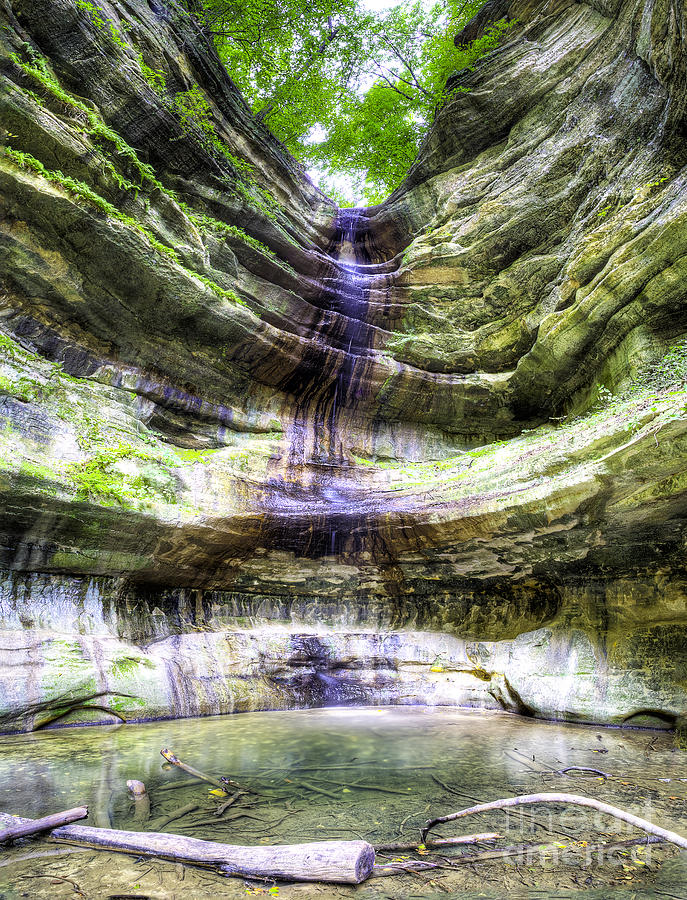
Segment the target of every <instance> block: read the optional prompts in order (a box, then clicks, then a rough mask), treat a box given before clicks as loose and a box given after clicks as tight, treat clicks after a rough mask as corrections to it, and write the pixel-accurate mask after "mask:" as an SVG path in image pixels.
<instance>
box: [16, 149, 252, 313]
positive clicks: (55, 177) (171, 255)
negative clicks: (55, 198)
mask: <svg viewBox="0 0 687 900" xmlns="http://www.w3.org/2000/svg"><path fill="white" fill-rule="evenodd" d="M2 154H3V155H4V156H6V157H7V158H8V159H10V160H12V162H14V163H15V164H16V165H18V166H20V167H21V168H24V169H28V170H30V171H33V172H35V173H36V174H37V175H40V176H41V177H43V178H45V179H47V180H48V181H50V182H52V183H53V184H58V185H60V187H62V188H64V190H66V191H67V192H68V193H70V194H72V195H74V196H75V197H77V198H78V199H79V200H82V201H85V202H86V203H89V204H91V205H92V206H95V207H96V208H97V209H99V210H101V212H103V213H105V215H107V216H110V217H111V218H113V219H116V220H117V221H119V222H121V223H122V224H123V225H126V226H127V227H129V228H134V229H135V230H136V231H138V232H140V234H142V235H144V237H145V238H146V239H147V240H148V243H149V244H150V246H151V247H152V248H153V249H154V250H156V251H157V252H158V253H161V254H163V255H164V256H166V257H167V258H168V259H171V260H172V262H174V263H176V264H177V265H178V266H179V267H180V268H182V269H183V270H184V271H185V272H186V274H187V275H189V276H191V277H192V278H195V279H196V280H198V281H200V282H202V283H203V284H204V285H205V286H206V287H207V288H209V289H210V290H211V291H213V293H215V294H218V295H219V296H220V297H223V298H224V299H226V300H229V301H231V302H232V303H235V304H238V305H240V306H245V305H246V303H245V301H244V300H242V299H241V297H239V296H238V294H236V293H235V292H234V291H228V290H225V289H224V288H222V287H220V286H219V285H218V284H216V283H215V282H214V281H212V280H211V279H210V278H207V277H206V276H205V275H202V274H200V273H199V272H195V271H194V270H193V269H189V268H188V267H187V266H185V265H183V264H182V263H181V261H180V259H179V256H178V254H177V252H176V250H175V249H174V248H173V247H169V246H168V245H167V244H163V243H162V241H160V240H158V239H157V238H156V237H155V235H154V234H153V232H152V231H151V230H150V229H149V228H146V226H145V225H142V224H141V223H140V222H137V221H136V219H134V218H132V217H131V216H128V215H126V213H123V212H121V211H120V210H118V209H117V207H116V206H113V205H112V203H110V202H109V201H108V200H106V199H105V198H104V197H101V196H100V194H98V193H96V192H95V191H94V190H93V188H91V187H89V185H87V184H85V183H84V182H83V181H78V180H77V179H75V178H72V177H71V176H69V175H65V174H63V173H62V172H60V171H59V170H55V171H53V170H50V169H46V167H45V166H44V165H43V163H42V162H40V160H38V159H36V158H35V156H31V154H30V153H23V152H21V151H19V150H14V149H12V148H11V147H4V148H2Z"/></svg>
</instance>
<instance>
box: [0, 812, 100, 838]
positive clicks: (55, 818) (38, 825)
mask: <svg viewBox="0 0 687 900" xmlns="http://www.w3.org/2000/svg"><path fill="white" fill-rule="evenodd" d="M87 816H88V807H87V806H77V807H76V808H75V809H68V810H65V812H59V813H53V815H51V816H44V817H43V818H42V819H17V824H16V825H8V827H7V828H3V830H2V831H0V844H6V843H7V842H8V841H16V840H17V838H22V837H29V836H30V835H32V834H39V833H40V832H41V831H50V830H51V829H52V828H57V827H58V826H59V825H68V824H69V823H70V822H78V821H79V819H85V818H86V817H87Z"/></svg>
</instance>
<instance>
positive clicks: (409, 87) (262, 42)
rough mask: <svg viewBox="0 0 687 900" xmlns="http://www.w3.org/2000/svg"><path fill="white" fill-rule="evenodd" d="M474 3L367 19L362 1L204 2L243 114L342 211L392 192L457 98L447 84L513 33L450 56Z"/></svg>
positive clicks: (395, 10)
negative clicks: (303, 166)
mask: <svg viewBox="0 0 687 900" xmlns="http://www.w3.org/2000/svg"><path fill="white" fill-rule="evenodd" d="M484 2H485V0H437V2H435V3H434V4H433V5H432V6H427V5H426V4H424V3H422V2H420V0H417V2H415V3H412V4H403V3H399V4H398V5H396V6H393V7H391V8H390V9H388V10H386V11H385V12H383V13H380V14H377V15H373V14H371V13H370V12H369V11H367V10H366V9H365V8H364V6H363V4H362V3H361V2H360V0H312V2H307V0H203V3H204V7H205V20H206V24H207V26H208V27H209V28H210V30H211V31H212V32H213V33H214V35H215V40H216V42H217V46H218V49H219V51H220V54H221V55H222V57H223V59H224V61H225V63H226V65H227V67H228V69H229V72H230V74H231V75H232V77H233V79H234V80H235V81H236V82H237V84H238V85H239V87H240V88H241V90H242V91H243V93H244V95H245V96H246V97H247V98H248V101H249V104H250V105H251V107H252V109H253V111H254V112H255V113H256V115H257V116H258V118H260V119H263V120H264V121H266V122H267V124H268V125H269V127H270V128H271V130H272V131H273V132H274V133H275V134H276V135H277V137H279V138H280V139H281V140H282V141H283V142H284V143H285V144H286V146H287V147H288V149H289V150H291V152H292V153H294V155H295V156H296V157H297V158H299V159H301V160H303V161H305V162H307V163H309V164H310V165H311V166H312V167H314V169H315V171H316V172H318V173H319V175H320V183H321V186H322V187H323V189H325V190H327V191H328V192H330V193H331V194H332V195H334V196H335V197H336V199H337V200H338V201H339V202H347V203H348V204H350V203H351V202H353V196H354V195H355V197H356V198H357V199H361V198H362V199H364V200H366V202H368V203H374V202H377V201H379V200H380V199H382V198H383V197H384V196H386V195H387V194H388V193H389V191H390V190H392V189H393V188H394V187H396V186H397V185H398V184H399V183H400V182H401V181H402V179H403V178H404V177H405V174H406V173H407V171H408V168H409V167H410V165H411V163H412V161H413V159H414V158H415V156H416V154H417V151H418V148H419V145H420V142H421V140H422V138H423V136H424V134H425V132H426V129H427V126H428V124H429V123H430V122H431V121H432V119H433V117H434V115H435V114H436V111H437V109H439V108H440V107H441V106H442V105H443V104H444V103H445V102H446V100H447V99H448V97H449V95H450V94H452V93H456V92H459V91H461V90H462V88H460V87H458V86H453V87H450V88H449V89H448V90H447V88H446V82H447V79H448V78H449V77H450V76H451V75H452V74H453V73H455V72H457V71H459V70H461V69H466V68H468V69H469V68H472V67H473V66H474V64H475V63H476V61H477V60H478V59H480V58H481V57H482V56H484V55H485V54H487V53H489V52H491V50H493V49H494V48H495V47H496V46H497V44H498V43H499V41H500V40H501V39H502V37H503V35H504V34H505V33H506V32H507V31H508V30H509V29H510V28H511V27H512V25H513V24H514V23H507V22H505V21H501V22H497V23H495V24H494V25H492V26H491V28H489V29H487V31H486V32H485V34H484V35H482V36H481V37H480V38H479V39H477V40H476V41H473V42H472V43H471V44H470V45H469V46H465V47H459V48H456V47H455V46H454V35H455V34H456V33H457V32H458V31H459V30H460V28H462V27H463V26H464V25H465V24H466V23H467V22H468V21H469V20H470V18H472V16H473V15H474V14H475V13H476V12H477V11H478V10H479V8H480V7H481V6H482V5H483V4H484ZM341 176H344V177H343V178H342V177H341ZM351 187H352V188H353V190H351Z"/></svg>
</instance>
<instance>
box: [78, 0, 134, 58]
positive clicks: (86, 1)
mask: <svg viewBox="0 0 687 900" xmlns="http://www.w3.org/2000/svg"><path fill="white" fill-rule="evenodd" d="M76 7H77V9H82V10H84V11H85V12H86V13H88V18H89V19H90V20H91V24H92V25H93V27H94V28H96V29H97V30H98V31H100V32H102V33H104V34H105V35H107V37H109V39H110V40H111V41H112V43H113V44H115V45H116V46H117V47H124V48H126V47H128V46H129V45H128V44H127V42H126V41H125V40H124V38H123V37H122V33H121V31H120V30H119V27H118V26H117V23H116V22H115V21H114V20H113V19H111V18H109V16H106V15H105V12H104V10H102V9H101V8H100V7H99V6H98V5H97V4H96V3H93V2H92V0H76Z"/></svg>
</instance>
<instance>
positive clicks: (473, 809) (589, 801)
mask: <svg viewBox="0 0 687 900" xmlns="http://www.w3.org/2000/svg"><path fill="white" fill-rule="evenodd" d="M534 803H572V804H574V805H575V806H588V807H589V808H590V809H595V810H597V812H602V813H606V814H607V815H609V816H613V817H614V818H616V819H620V820H621V821H623V822H627V823H628V825H634V827H635V828H641V829H642V831H646V832H647V833H648V834H655V835H656V836H657V837H660V838H663V840H664V841H667V842H668V843H670V844H675V845H676V846H678V847H682V848H683V849H685V850H687V838H685V837H683V836H682V835H681V834H678V833H677V832H676V831H669V830H668V829H667V828H661V826H660V825H654V824H653V822H649V820H648V819H642V818H640V816H635V815H633V814H632V813H629V812H625V810H624V809H619V808H618V807H617V806H611V805H610V803H603V802H602V801H601V800H595V799H594V798H593V797H582V796H580V795H579V794H522V795H520V796H519V797H508V798H505V799H503V800H494V801H493V802H491V803H480V804H478V805H477V806H470V807H468V808H467V809H461V810H460V811H459V812H457V813H451V814H450V815H448V816H439V817H438V818H436V819H429V821H428V822H427V823H426V824H425V827H424V828H423V829H422V840H423V841H426V839H427V833H428V832H429V831H431V829H432V828H434V827H436V826H437V825H440V824H441V823H442V822H453V821H454V820H455V819H462V818H463V817H464V816H471V815H475V814H477V813H482V812H489V811H490V810H493V809H509V808H510V807H513V806H529V805H532V804H534ZM75 827H78V826H75Z"/></svg>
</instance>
